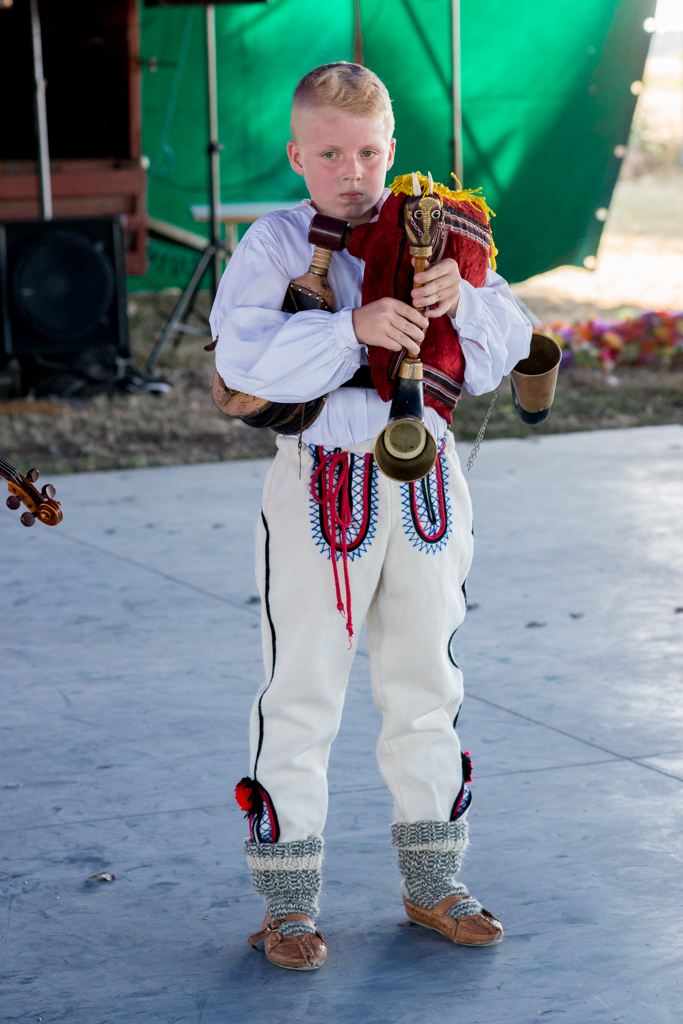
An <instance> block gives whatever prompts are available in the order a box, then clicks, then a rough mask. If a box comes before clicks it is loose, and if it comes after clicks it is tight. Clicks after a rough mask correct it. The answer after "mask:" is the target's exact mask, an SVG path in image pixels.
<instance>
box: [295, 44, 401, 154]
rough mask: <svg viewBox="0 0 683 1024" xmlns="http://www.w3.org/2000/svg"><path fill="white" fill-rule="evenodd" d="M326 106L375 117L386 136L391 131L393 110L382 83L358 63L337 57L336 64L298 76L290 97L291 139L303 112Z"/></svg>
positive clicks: (324, 65) (298, 127)
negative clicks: (338, 59)
mask: <svg viewBox="0 0 683 1024" xmlns="http://www.w3.org/2000/svg"><path fill="white" fill-rule="evenodd" d="M325 105H329V106H331V107H336V108H337V110H343V111H345V112H346V113H348V114H355V115H356V117H378V118H380V119H381V120H382V121H383V122H384V126H385V128H386V130H387V135H388V136H389V137H391V136H392V135H393V133H394V112H393V110H392V109H391V98H390V96H389V93H388V91H387V87H386V85H385V84H384V82H382V81H381V79H379V78H378V77H377V75H376V74H375V73H374V71H370V70H369V69H368V68H364V67H363V66H362V65H361V64H349V63H347V62H346V61H345V60H340V61H338V62H337V63H336V64H322V65H321V66H320V67H319V68H313V70H312V71H309V72H308V74H307V75H304V77H303V78H302V79H301V81H300V82H299V84H298V85H297V87H296V89H295V90H294V98H293V100H292V120H291V130H292V138H293V139H294V140H295V141H296V138H297V131H298V129H300V127H301V122H302V119H303V117H304V116H305V113H306V111H309V110H312V109H314V108H315V107H321V106H325Z"/></svg>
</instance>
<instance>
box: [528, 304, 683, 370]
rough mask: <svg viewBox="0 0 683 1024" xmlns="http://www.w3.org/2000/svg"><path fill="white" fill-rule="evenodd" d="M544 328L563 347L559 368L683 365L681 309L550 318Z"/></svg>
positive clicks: (682, 319) (609, 368)
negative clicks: (567, 320)
mask: <svg viewBox="0 0 683 1024" xmlns="http://www.w3.org/2000/svg"><path fill="white" fill-rule="evenodd" d="M545 330H548V331H550V333H551V334H552V335H553V337H555V338H556V339H557V341H558V342H559V344H560V345H561V347H562V362H561V364H560V367H561V368H565V369H566V368H568V367H577V368H578V367H586V368H589V369H596V368H599V369H603V370H606V371H611V370H613V369H614V368H615V367H616V366H639V365H644V364H651V365H655V366H659V367H666V366H671V365H675V366H681V365H683V312H680V313H675V312H649V313H641V314H640V315H638V316H627V317H624V318H623V319H619V320H605V319H603V318H601V317H591V319H590V320H584V321H581V322H579V323H574V324H567V323H562V322H558V321H555V322H551V323H550V324H547V325H546V327H545Z"/></svg>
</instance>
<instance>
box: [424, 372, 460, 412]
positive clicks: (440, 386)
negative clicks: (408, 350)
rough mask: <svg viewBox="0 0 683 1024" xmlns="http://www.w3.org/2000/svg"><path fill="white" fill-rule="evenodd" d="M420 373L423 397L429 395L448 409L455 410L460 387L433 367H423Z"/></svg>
mask: <svg viewBox="0 0 683 1024" xmlns="http://www.w3.org/2000/svg"><path fill="white" fill-rule="evenodd" d="M422 372H423V374H424V393H425V395H430V396H431V397H432V398H435V399H436V400H437V401H438V402H442V403H443V404H444V405H445V406H446V407H447V408H449V409H455V407H456V405H457V404H458V399H459V398H460V395H461V392H462V387H461V385H460V384H458V382H457V381H456V380H453V378H452V377H449V376H448V374H446V373H442V372H441V371H440V370H435V369H434V367H433V366H427V365H424V366H423V368H422Z"/></svg>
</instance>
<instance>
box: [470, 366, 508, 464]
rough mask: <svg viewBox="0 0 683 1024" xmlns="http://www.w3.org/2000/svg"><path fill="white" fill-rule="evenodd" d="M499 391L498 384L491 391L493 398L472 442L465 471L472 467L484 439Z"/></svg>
mask: <svg viewBox="0 0 683 1024" xmlns="http://www.w3.org/2000/svg"><path fill="white" fill-rule="evenodd" d="M499 391H500V384H499V385H498V387H497V388H496V390H495V391H494V393H493V398H492V399H491V404H490V406H489V411H488V412H487V413H486V416H485V417H484V422H483V423H482V425H481V427H480V428H479V433H478V434H477V440H476V441H475V442H474V447H473V449H472V451H471V452H470V457H469V459H468V460H467V471H468V472H469V471H470V470H471V469H472V466H473V465H474V460H475V459H476V457H477V455H478V454H479V449H480V448H481V442H482V441H483V440H484V434H485V433H486V426H487V424H488V421H489V418H490V416H491V413H492V412H493V407H494V405H495V404H496V399H497V398H498V392H499Z"/></svg>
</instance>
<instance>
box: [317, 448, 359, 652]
mask: <svg viewBox="0 0 683 1024" xmlns="http://www.w3.org/2000/svg"><path fill="white" fill-rule="evenodd" d="M337 471H339V475H338V477H337V480H336V482H335V475H336V474H337ZM318 481H320V497H318V495H317V494H316V484H317V483H318ZM311 494H312V495H313V500H314V501H317V503H318V504H319V505H322V507H323V514H324V515H325V518H326V520H327V523H326V525H327V528H328V532H329V537H330V558H331V560H332V571H333V572H334V586H335V591H336V594H337V611H338V612H339V613H340V614H341V615H344V614H346V631H347V633H348V634H349V645H350V644H351V641H352V640H353V619H352V615H351V583H350V581H349V557H348V554H349V553H348V539H347V535H346V531H347V530H348V528H349V526H351V524H352V522H353V517H352V512H351V504H350V502H349V455H348V452H331V453H330V454H329V455H325V456H324V457H322V458H321V460H320V465H319V466H318V467H317V468H316V470H315V472H314V473H313V476H312V477H311ZM337 530H339V536H340V541H339V543H341V553H342V566H343V568H344V589H345V592H346V609H344V602H343V600H342V593H341V585H340V582H339V570H338V568H337V544H338V541H337Z"/></svg>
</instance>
